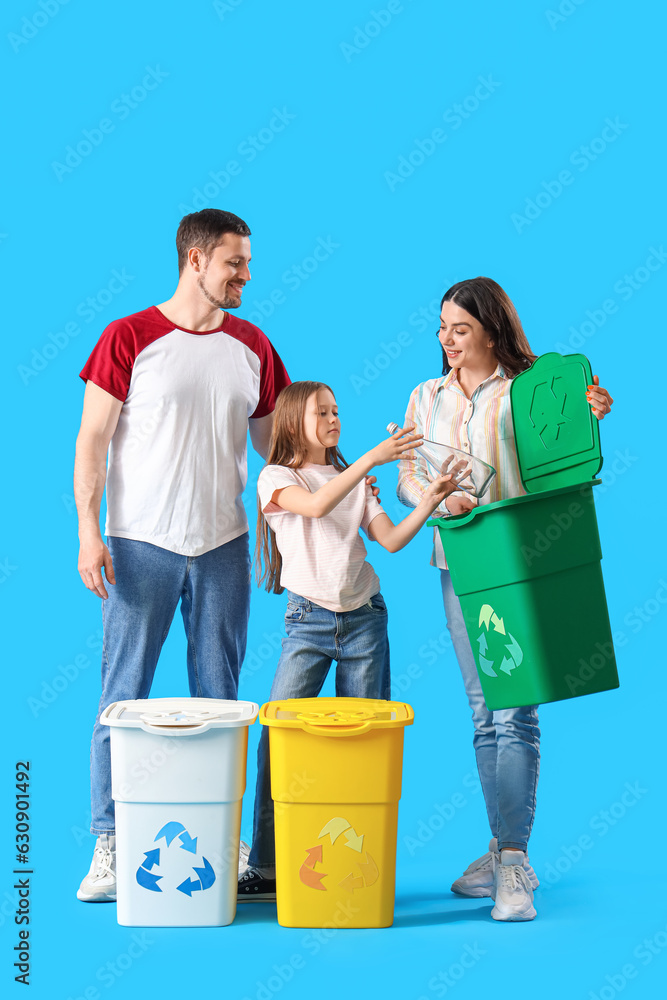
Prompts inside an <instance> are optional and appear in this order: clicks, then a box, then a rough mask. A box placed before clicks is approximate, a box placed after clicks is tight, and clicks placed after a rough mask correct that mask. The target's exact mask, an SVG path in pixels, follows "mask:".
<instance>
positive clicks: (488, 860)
mask: <svg viewBox="0 0 667 1000" xmlns="http://www.w3.org/2000/svg"><path fill="white" fill-rule="evenodd" d="M496 857H497V855H496ZM493 861H494V855H493V854H492V853H491V851H487V853H486V854H485V855H484V856H483V857H481V858H478V860H477V861H473V863H472V864H471V865H470V866H469V867H468V868H466V870H465V872H464V875H469V874H470V873H471V872H478V871H481V870H482V869H483V868H493Z"/></svg>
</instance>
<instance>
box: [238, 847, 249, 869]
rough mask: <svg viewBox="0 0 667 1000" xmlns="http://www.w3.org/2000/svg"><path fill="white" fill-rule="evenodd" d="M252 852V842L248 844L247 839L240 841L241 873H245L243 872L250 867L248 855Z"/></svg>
mask: <svg viewBox="0 0 667 1000" xmlns="http://www.w3.org/2000/svg"><path fill="white" fill-rule="evenodd" d="M249 854H250V844H246V842H245V840H241V841H240V842H239V875H243V872H244V871H245V870H246V868H247V867H248V855H249Z"/></svg>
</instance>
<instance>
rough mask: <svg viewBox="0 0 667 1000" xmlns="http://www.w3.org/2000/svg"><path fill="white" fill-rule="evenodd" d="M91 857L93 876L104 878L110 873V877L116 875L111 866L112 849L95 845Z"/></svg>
mask: <svg viewBox="0 0 667 1000" xmlns="http://www.w3.org/2000/svg"><path fill="white" fill-rule="evenodd" d="M93 859H94V861H95V870H94V872H93V878H104V877H105V876H106V875H110V876H111V877H112V878H115V877H116V873H115V872H114V870H113V868H112V867H111V866H112V864H113V851H112V850H111V849H110V848H108V847H96V848H95V851H94V853H93Z"/></svg>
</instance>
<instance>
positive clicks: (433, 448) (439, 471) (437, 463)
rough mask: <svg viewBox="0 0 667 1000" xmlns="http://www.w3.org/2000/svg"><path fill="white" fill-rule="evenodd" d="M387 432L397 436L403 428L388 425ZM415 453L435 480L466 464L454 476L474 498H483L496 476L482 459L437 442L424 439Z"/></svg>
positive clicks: (461, 487)
mask: <svg viewBox="0 0 667 1000" xmlns="http://www.w3.org/2000/svg"><path fill="white" fill-rule="evenodd" d="M387 430H388V432H389V433H390V434H395V433H396V431H400V430H401V428H400V427H399V425H398V424H387ZM414 451H416V452H417V454H418V455H421V457H422V458H423V459H424V460H425V461H426V462H427V464H428V467H429V470H430V472H431V473H432V478H433V479H436V478H437V477H438V476H445V475H447V473H448V472H449V471H450V469H451V468H452V467H453V466H454V465H456V463H457V462H464V463H465V465H464V468H463V470H462V471H460V472H458V473H455V474H454V478H455V479H456V488H457V490H463V492H464V493H469V494H470V496H473V497H481V496H483V495H484V494H485V493H486V491H487V490H488V488H489V486H490V485H491V481H492V479H493V477H494V476H495V474H496V470H495V469H494V468H493V466H492V465H489V464H488V463H487V462H483V461H482V460H481V458H475V456H474V455H470V454H469V453H468V452H467V451H460V450H459V449H458V448H452V446H451V445H448V444H438V442H437V441H429V440H427V439H426V438H424V443H423V445H421V446H420V447H419V448H415V449H414ZM441 506H442V505H441Z"/></svg>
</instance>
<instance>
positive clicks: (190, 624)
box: [90, 532, 250, 834]
mask: <svg viewBox="0 0 667 1000" xmlns="http://www.w3.org/2000/svg"><path fill="white" fill-rule="evenodd" d="M108 545H109V551H110V553H111V558H112V560H113V567H114V573H115V576H116V583H115V585H112V584H108V585H107V591H108V594H109V597H108V598H107V600H104V601H102V617H103V621H104V640H103V648H102V697H101V698H100V704H99V709H98V713H97V719H96V720H95V727H94V729H93V740H92V745H91V751H90V783H91V802H92V822H91V833H96V834H100V833H109V832H111V833H113V831H114V804H113V800H112V798H111V756H110V739H109V727H108V726H102V725H100V715H101V713H102V711H103V710H104V709H105V708H106V707H107V706H108V705H111V704H112V703H113V702H114V701H126V700H132V699H135V698H148V696H149V694H150V690H151V684H152V683H153V675H154V673H155V668H156V666H157V661H158V657H159V655H160V650H161V649H162V645H163V643H164V641H165V639H166V638H167V633H168V632H169V627H170V625H171V622H172V619H173V617H174V612H175V611H176V608H177V607H178V603H179V601H180V604H181V614H182V615H183V624H184V625H185V634H186V636H187V641H188V653H187V664H188V683H189V688H190V694H191V695H192V696H193V697H198V698H231V699H236V698H237V695H238V679H239V670H240V668H241V663H242V662H243V657H244V655H245V648H246V636H247V631H248V613H249V607H250V553H249V550H248V533H247V532H245V533H244V534H243V535H239V537H238V538H234V539H232V541H231V542H227V543H226V544H225V545H220V546H218V548H216V549H211V550H210V551H209V552H204V553H203V555H200V556H191V557H188V556H181V555H178V554H177V553H175V552H170V551H169V550H168V549H162V548H160V547H159V546H157V545H151V544H150V543H149V542H139V541H136V540H135V539H132V538H115V537H110V538H109V539H108Z"/></svg>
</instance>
